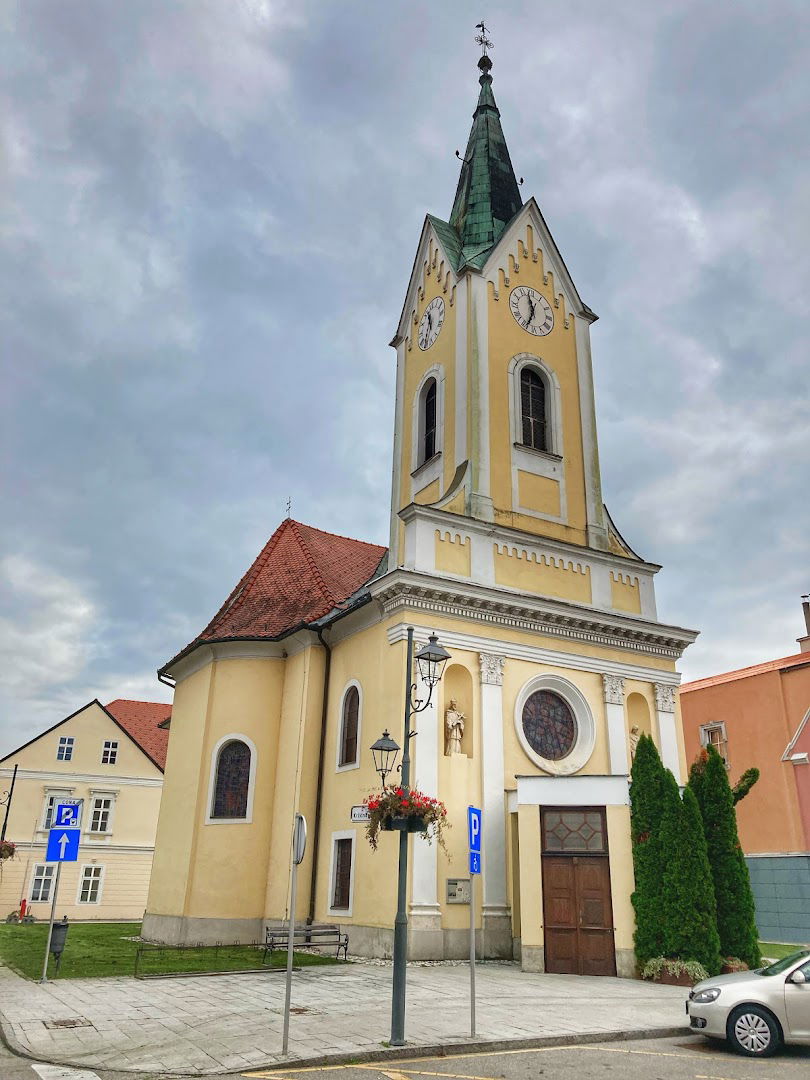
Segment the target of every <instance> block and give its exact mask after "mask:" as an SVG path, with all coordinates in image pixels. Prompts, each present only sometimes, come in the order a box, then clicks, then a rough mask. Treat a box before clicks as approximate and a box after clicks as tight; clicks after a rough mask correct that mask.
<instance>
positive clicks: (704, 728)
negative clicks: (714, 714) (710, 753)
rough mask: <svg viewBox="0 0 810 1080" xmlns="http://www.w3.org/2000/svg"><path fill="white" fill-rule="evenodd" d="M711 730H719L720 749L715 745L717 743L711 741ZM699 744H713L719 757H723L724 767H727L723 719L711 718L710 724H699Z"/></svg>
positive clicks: (726, 743)
mask: <svg viewBox="0 0 810 1080" xmlns="http://www.w3.org/2000/svg"><path fill="white" fill-rule="evenodd" d="M713 731H719V732H720V744H721V746H722V750H721V748H720V746H718V745H717V743H714V742H712V741H711V738H710V735H711V732H713ZM700 745H701V746H703V747H706V746H713V747H714V748H715V750H716V751H717V752H718V753H719V754H720V757H721V758H722V759H723V764H724V765H725V767H726V768H728V767H729V764H728V737H727V735H726V725H725V721H723V720H713V721H712V722H711V723H710V724H701V725H700Z"/></svg>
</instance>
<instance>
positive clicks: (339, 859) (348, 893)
mask: <svg viewBox="0 0 810 1080" xmlns="http://www.w3.org/2000/svg"><path fill="white" fill-rule="evenodd" d="M353 853H354V836H353V835H349V836H339V837H336V838H335V848H334V855H333V862H332V904H331V908H332V910H333V911H345V912H348V913H351V907H352V855H353Z"/></svg>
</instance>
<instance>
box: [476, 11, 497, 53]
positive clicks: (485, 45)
mask: <svg viewBox="0 0 810 1080" xmlns="http://www.w3.org/2000/svg"><path fill="white" fill-rule="evenodd" d="M475 29H476V30H480V31H481V33H480V34H476V37H475V41H476V44H477V45H480V46H481V55H482V56H486V55H487V49H491V48H492V47H493V45H492V42H491V41H490V39H489V36H488V35H489V31H488V30H487V28H486V26H484V20H483V19H482V20H481V22H480V23H476V24H475Z"/></svg>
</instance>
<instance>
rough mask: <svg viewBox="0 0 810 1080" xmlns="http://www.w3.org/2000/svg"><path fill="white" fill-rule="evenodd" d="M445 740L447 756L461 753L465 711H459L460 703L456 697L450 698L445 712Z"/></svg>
mask: <svg viewBox="0 0 810 1080" xmlns="http://www.w3.org/2000/svg"><path fill="white" fill-rule="evenodd" d="M444 728H445V741H444V752H445V755H446V756H448V757H449V756H450V755H451V754H460V753H461V736H462V735H463V734H464V713H463V712H459V711H458V704H457V702H456V700H455V699H454V698H451V699H450V704H449V705H448V706H447V709H446V710H445V714H444Z"/></svg>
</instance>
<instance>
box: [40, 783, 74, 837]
mask: <svg viewBox="0 0 810 1080" xmlns="http://www.w3.org/2000/svg"><path fill="white" fill-rule="evenodd" d="M62 803H65V804H68V803H69V804H70V805H71V806H78V807H79V823H81V816H82V810H81V807H82V800H81V799H71V798H69V797H68V796H67V795H66V794H61V793H60V792H58V791H57V792H56V793H55V794H54V795H46V796H45V813H44V815H43V817H42V828H43V829H52V828H53V819H54V815H55V813H56V808H57V806H60V805H61V804H62Z"/></svg>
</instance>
